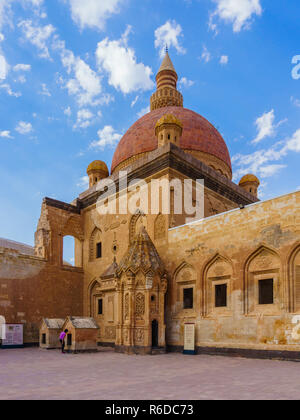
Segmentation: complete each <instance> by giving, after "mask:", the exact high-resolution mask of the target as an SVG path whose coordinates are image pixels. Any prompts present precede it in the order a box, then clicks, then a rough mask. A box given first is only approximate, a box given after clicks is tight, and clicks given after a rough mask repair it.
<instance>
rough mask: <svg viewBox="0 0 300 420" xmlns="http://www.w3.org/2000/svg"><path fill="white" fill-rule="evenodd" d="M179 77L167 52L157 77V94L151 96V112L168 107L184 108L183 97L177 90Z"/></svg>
mask: <svg viewBox="0 0 300 420" xmlns="http://www.w3.org/2000/svg"><path fill="white" fill-rule="evenodd" d="M177 80H178V76H177V73H176V70H175V68H174V66H173V63H172V60H171V58H170V56H169V53H168V50H166V54H165V57H164V59H163V62H162V64H161V66H160V69H159V71H158V73H157V76H156V85H157V88H156V92H155V93H154V94H153V95H152V96H151V99H150V108H151V111H153V110H155V109H158V108H164V107H168V106H179V107H183V97H182V95H181V93H180V92H178V90H177Z"/></svg>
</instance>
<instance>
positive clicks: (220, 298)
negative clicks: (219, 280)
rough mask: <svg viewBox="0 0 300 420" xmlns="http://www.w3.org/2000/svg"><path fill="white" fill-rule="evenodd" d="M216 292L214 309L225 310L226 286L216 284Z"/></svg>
mask: <svg viewBox="0 0 300 420" xmlns="http://www.w3.org/2000/svg"><path fill="white" fill-rule="evenodd" d="M215 292H216V308H225V307H226V306H227V284H217V285H216V286H215Z"/></svg>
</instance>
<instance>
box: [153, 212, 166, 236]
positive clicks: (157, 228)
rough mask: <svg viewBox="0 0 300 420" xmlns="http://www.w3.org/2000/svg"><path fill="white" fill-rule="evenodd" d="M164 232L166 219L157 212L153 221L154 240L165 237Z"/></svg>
mask: <svg viewBox="0 0 300 420" xmlns="http://www.w3.org/2000/svg"><path fill="white" fill-rule="evenodd" d="M166 233H167V224H166V219H165V217H164V216H163V215H162V214H159V215H158V216H157V217H156V219H155V221H154V240H156V241H157V240H160V239H165V237H166Z"/></svg>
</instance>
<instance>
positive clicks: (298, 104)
mask: <svg viewBox="0 0 300 420" xmlns="http://www.w3.org/2000/svg"><path fill="white" fill-rule="evenodd" d="M291 102H292V104H293V105H295V106H296V107H298V108H300V99H297V98H294V97H293V96H291Z"/></svg>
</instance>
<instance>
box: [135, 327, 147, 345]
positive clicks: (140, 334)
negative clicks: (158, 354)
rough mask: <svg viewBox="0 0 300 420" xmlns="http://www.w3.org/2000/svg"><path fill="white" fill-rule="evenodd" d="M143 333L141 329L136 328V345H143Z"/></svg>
mask: <svg viewBox="0 0 300 420" xmlns="http://www.w3.org/2000/svg"><path fill="white" fill-rule="evenodd" d="M144 337H145V333H144V330H143V329H142V328H138V329H136V330H135V341H136V343H143V342H144Z"/></svg>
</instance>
